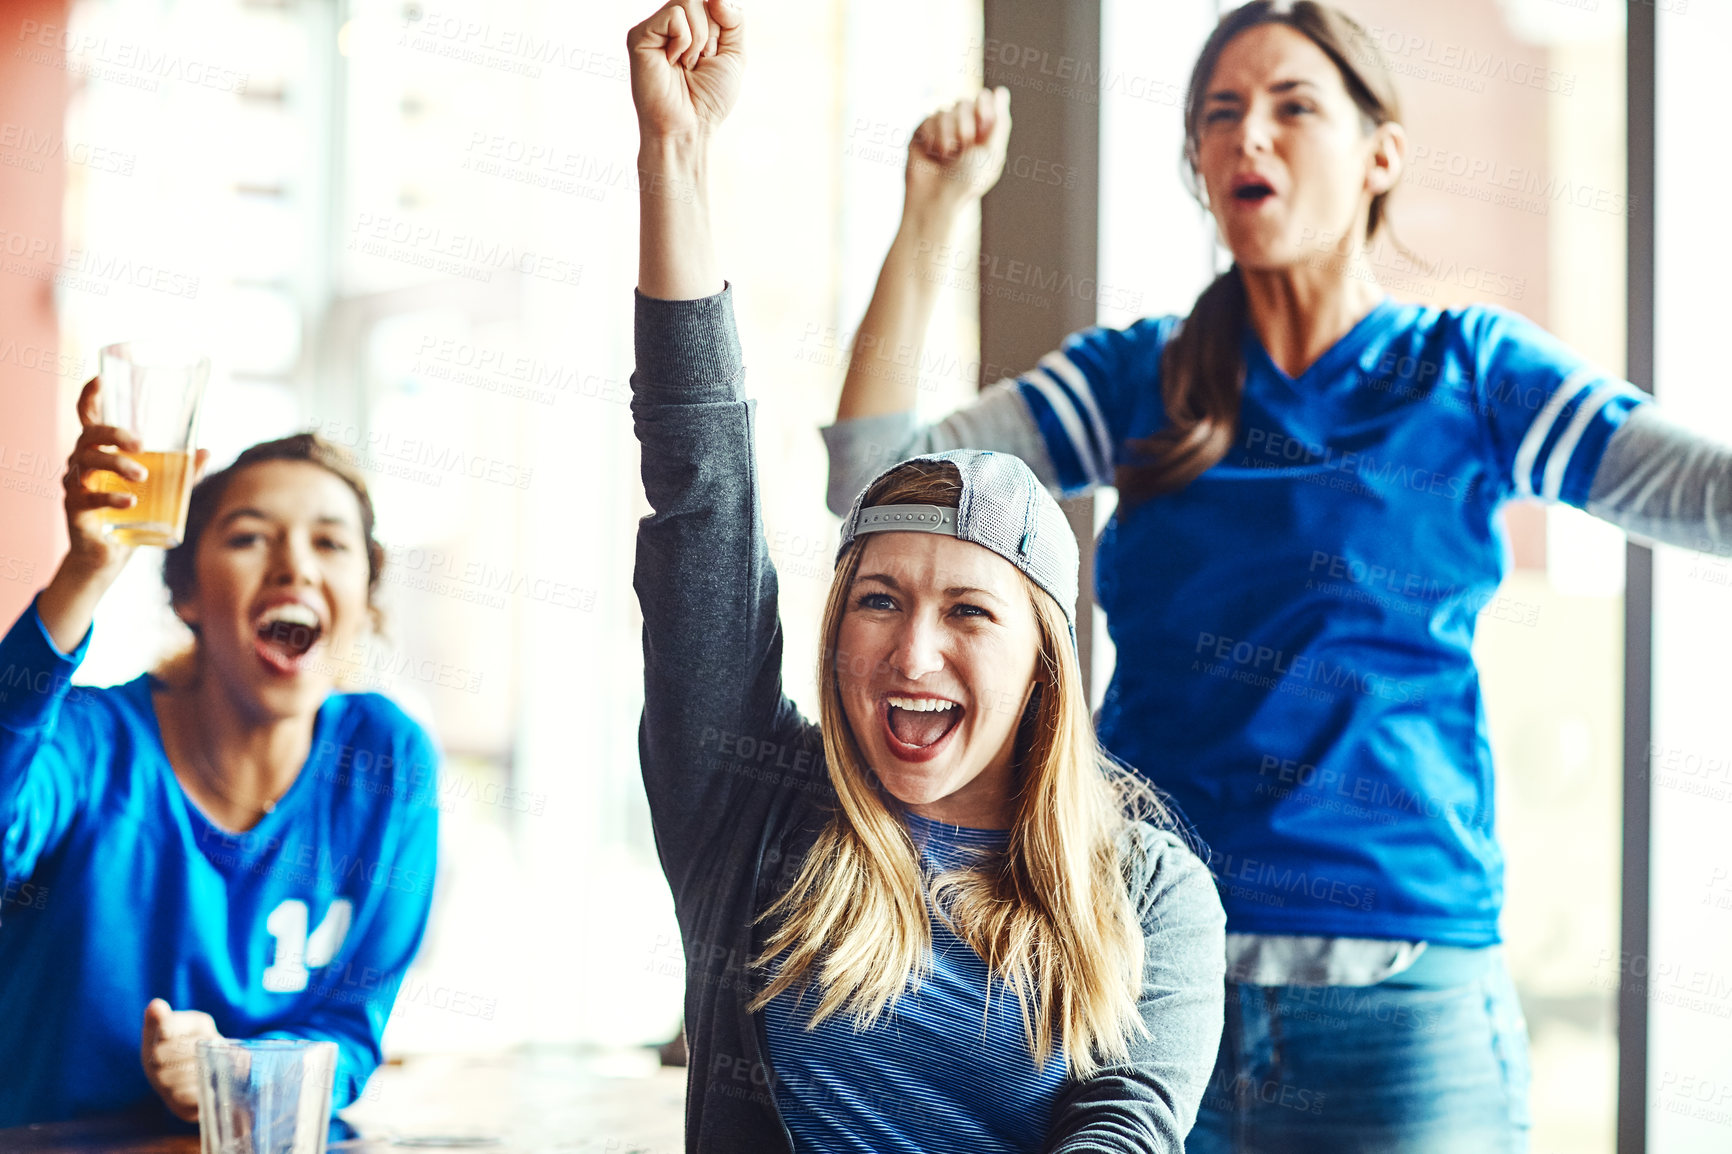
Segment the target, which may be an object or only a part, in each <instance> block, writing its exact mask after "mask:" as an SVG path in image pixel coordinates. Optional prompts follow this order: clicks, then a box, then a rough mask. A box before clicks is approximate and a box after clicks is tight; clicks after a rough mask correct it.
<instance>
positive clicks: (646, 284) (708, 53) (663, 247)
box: [626, 0, 746, 300]
mask: <svg viewBox="0 0 1732 1154" xmlns="http://www.w3.org/2000/svg"><path fill="white" fill-rule="evenodd" d="M626 48H627V50H628V52H629V54H630V57H631V96H632V103H633V104H635V105H636V106H637V118H638V209H639V213H640V217H639V224H638V282H637V287H638V291H639V292H640V293H642V294H643V295H644V296H646V297H653V298H655V299H657V300H696V299H698V298H699V297H708V296H714V295H715V294H716V293H719V292H721V291H722V287H723V286H722V277H721V273H720V272H719V271H717V264H716V248H715V244H714V242H713V240H712V239H711V236H710V208H709V188H708V184H707V182H706V169H705V162H706V160H707V159H708V154H709V143H710V136H711V134H712V133H714V131H715V130H716V129H717V128H718V127H720V125H721V123H722V121H723V120H725V119H727V115H728V111H729V110H730V109H731V108H733V106H734V102H735V101H736V100H738V99H739V95H740V80H741V77H742V76H743V75H744V72H745V61H746V41H745V21H744V17H743V16H742V14H741V12H740V10H739V9H738V8H736V7H733V6H732V5H730V4H727V3H719V2H711V3H708V4H706V3H705V0H676V2H674V3H670V4H667V5H665V6H664V7H662V8H661V9H660V10H658V11H657V12H656V14H655V15H653V16H651V17H650V18H649V19H648V20H645V21H644V22H643V23H642V24H639V25H638V26H637V27H636V28H633V29H632V30H631V32H630V33H629V34H628V35H627V37H626Z"/></svg>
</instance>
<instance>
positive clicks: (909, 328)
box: [836, 88, 1010, 421]
mask: <svg viewBox="0 0 1732 1154" xmlns="http://www.w3.org/2000/svg"><path fill="white" fill-rule="evenodd" d="M1009 143H1010V90H1009V89H1007V88H998V89H995V90H993V91H990V92H982V93H980V95H979V96H977V97H975V98H974V99H972V100H960V101H957V103H956V104H954V105H953V106H951V107H950V108H944V109H940V110H939V111H937V112H934V113H933V114H932V115H931V116H928V117H927V118H926V119H925V121H923V122H922V123H921V125H920V127H919V128H917V129H915V131H914V136H913V138H912V139H910V140H909V142H908V168H907V174H906V177H905V185H906V189H907V191H906V193H905V194H904V197H905V198H904V200H903V206H902V223H901V225H900V226H899V227H898V228H897V230H896V239H895V240H894V241H892V242H891V244H890V252H889V253H888V254H887V255H886V256H885V257H884V268H883V269H882V271H880V272H879V274H878V285H877V287H876V288H875V289H873V291H872V301H871V303H870V304H868V305H867V306H866V316H865V317H864V318H863V319H862V320H861V321H860V329H859V331H858V332H857V333H855V335H854V351H853V354H852V355H851V356H850V357H849V360H848V375H847V377H846V378H845V379H844V380H843V382H842V397H841V399H840V400H839V401H838V402H837V404H836V419H837V420H838V421H848V420H854V419H856V418H859V417H878V416H883V415H885V414H888V413H900V412H905V411H907V410H909V409H912V408H913V407H914V398H915V390H916V387H917V386H918V384H919V376H920V373H919V367H920V351H921V349H922V347H923V346H924V345H925V344H926V326H927V325H928V324H929V323H930V322H931V320H932V308H933V305H934V304H935V303H936V302H937V300H938V289H939V283H940V281H941V280H942V279H943V277H944V276H945V275H946V274H947V273H949V272H950V271H952V270H951V269H950V267H949V265H948V264H947V263H946V259H945V256H946V253H947V251H948V249H949V245H950V234H951V233H952V232H953V231H954V230H955V226H956V218H957V217H958V216H959V215H961V213H962V210H963V209H964V208H966V207H967V206H968V205H970V204H973V203H975V202H976V201H978V200H979V199H980V198H981V197H983V196H985V195H986V193H987V192H988V191H989V190H991V188H992V186H993V185H995V184H997V183H998V177H999V174H1000V173H1001V172H1003V171H1004V152H1005V149H1006V148H1007V147H1008V146H1009ZM969 268H970V269H971V270H972V268H973V265H972V263H971V264H970V266H969Z"/></svg>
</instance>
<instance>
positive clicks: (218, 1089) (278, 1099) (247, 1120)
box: [193, 1038, 337, 1154]
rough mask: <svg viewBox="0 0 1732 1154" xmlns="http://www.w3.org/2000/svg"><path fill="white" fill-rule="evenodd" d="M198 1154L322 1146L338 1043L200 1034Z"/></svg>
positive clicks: (296, 1151) (308, 1153)
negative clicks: (204, 1036) (202, 1035)
mask: <svg viewBox="0 0 1732 1154" xmlns="http://www.w3.org/2000/svg"><path fill="white" fill-rule="evenodd" d="M193 1050H194V1051H195V1052H196V1054H197V1056H198V1137H199V1150H200V1154H325V1138H326V1135H327V1134H328V1133H329V1132H330V1126H331V1090H332V1083H333V1082H334V1080H335V1078H336V1073H337V1044H336V1043H335V1042H312V1041H306V1040H302V1039H298V1038H297V1039H271V1038H259V1039H238V1038H201V1039H200V1040H199V1041H198V1042H197V1043H196V1044H195V1045H194V1046H193Z"/></svg>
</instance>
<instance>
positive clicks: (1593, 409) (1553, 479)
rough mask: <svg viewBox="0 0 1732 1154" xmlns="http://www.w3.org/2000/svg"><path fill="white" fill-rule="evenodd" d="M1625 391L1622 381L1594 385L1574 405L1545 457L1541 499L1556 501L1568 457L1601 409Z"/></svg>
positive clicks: (1562, 483)
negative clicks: (1573, 414)
mask: <svg viewBox="0 0 1732 1154" xmlns="http://www.w3.org/2000/svg"><path fill="white" fill-rule="evenodd" d="M1628 392H1629V387H1628V386H1627V385H1625V384H1624V383H1623V382H1622V381H1604V382H1602V383H1600V384H1598V385H1596V386H1594V390H1593V391H1592V392H1590V393H1589V394H1588V395H1587V397H1586V398H1584V399H1583V401H1582V403H1581V404H1580V405H1579V406H1577V408H1576V415H1575V416H1574V417H1572V418H1571V419H1570V423H1569V425H1568V427H1566V428H1565V429H1564V434H1563V436H1561V437H1559V438H1558V443H1557V444H1555V445H1553V446H1552V451H1551V452H1550V453H1548V454H1546V473H1545V478H1544V481H1543V484H1542V485H1541V486H1540V496H1542V497H1544V498H1545V499H1546V500H1548V501H1556V500H1558V498H1559V494H1560V493H1562V491H1563V487H1564V474H1565V473H1566V472H1568V471H1569V467H1570V458H1571V457H1573V456H1575V453H1576V446H1577V445H1578V444H1580V443H1581V440H1582V434H1583V433H1585V432H1587V431H1588V426H1589V425H1590V424H1592V423H1593V420H1594V418H1595V417H1597V416H1599V415H1600V411H1601V410H1603V409H1604V408H1605V407H1606V406H1607V405H1608V404H1610V403H1611V402H1612V401H1614V400H1616V399H1617V398H1619V397H1621V396H1625V395H1627V394H1628Z"/></svg>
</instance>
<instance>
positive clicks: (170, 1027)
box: [139, 998, 222, 1122]
mask: <svg viewBox="0 0 1732 1154" xmlns="http://www.w3.org/2000/svg"><path fill="white" fill-rule="evenodd" d="M220 1037H222V1035H221V1034H219V1033H217V1028H216V1022H214V1021H212V1020H211V1016H210V1015H209V1014H207V1013H205V1012H204V1011H202V1010H176V1009H173V1008H171V1007H170V1006H169V1004H168V1003H167V1002H165V1001H163V1000H162V999H161V998H152V999H151V1001H150V1005H148V1006H146V1007H145V1008H144V1037H143V1040H142V1041H141V1043H140V1044H139V1058H140V1059H141V1060H142V1061H143V1062H144V1076H145V1077H146V1078H148V1079H150V1088H151V1089H153V1090H155V1091H156V1092H157V1094H158V1095H159V1096H160V1097H161V1098H162V1100H163V1102H164V1103H166V1104H167V1106H168V1108H169V1109H170V1110H172V1111H174V1113H175V1116H176V1117H178V1118H181V1119H183V1120H184V1121H187V1122H197V1121H198V1056H197V1055H196V1054H195V1053H194V1052H193V1044H194V1043H196V1042H197V1041H198V1040H199V1039H200V1038H220Z"/></svg>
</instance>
